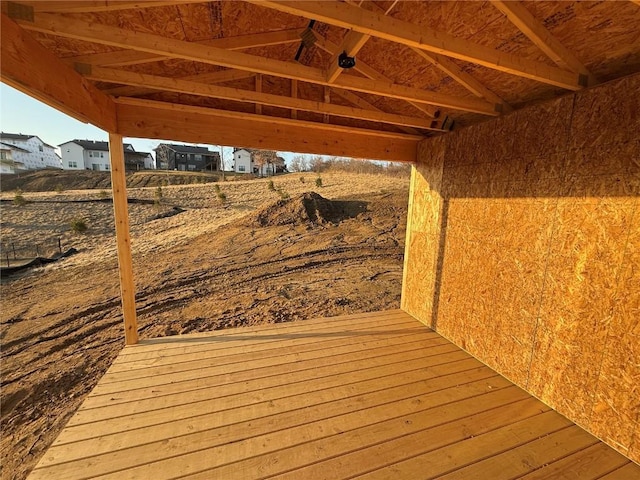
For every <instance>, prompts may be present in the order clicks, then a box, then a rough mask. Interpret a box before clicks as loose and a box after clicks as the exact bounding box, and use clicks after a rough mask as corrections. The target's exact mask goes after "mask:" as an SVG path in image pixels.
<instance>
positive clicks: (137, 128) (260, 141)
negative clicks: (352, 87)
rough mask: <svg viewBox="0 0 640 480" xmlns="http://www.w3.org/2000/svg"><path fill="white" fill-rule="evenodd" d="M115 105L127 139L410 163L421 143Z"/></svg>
mask: <svg viewBox="0 0 640 480" xmlns="http://www.w3.org/2000/svg"><path fill="white" fill-rule="evenodd" d="M116 105H117V114H118V129H119V130H120V132H122V134H123V135H125V136H129V137H142V138H155V139H171V140H178V141H183V142H194V143H213V144H221V145H245V146H247V147H251V148H261V149H272V150H284V151H292V152H300V153H314V154H323V155H335V156H341V157H357V158H369V159H375V160H388V161H396V162H410V163H412V162H414V161H415V158H416V152H417V146H418V142H419V140H420V139H421V137H417V136H412V135H406V134H401V133H393V132H381V131H371V130H365V129H358V128H351V127H343V126H339V125H330V124H324V123H315V122H305V121H301V120H291V119H289V118H280V117H265V116H262V115H255V114H252V113H240V112H230V111H226V110H215V109H210V108H203V107H190V106H185V105H176V104H170V103H163V102H152V101H150V100H140V99H133V98H120V99H117V100H116ZM327 132H331V134H330V135H328V134H327Z"/></svg>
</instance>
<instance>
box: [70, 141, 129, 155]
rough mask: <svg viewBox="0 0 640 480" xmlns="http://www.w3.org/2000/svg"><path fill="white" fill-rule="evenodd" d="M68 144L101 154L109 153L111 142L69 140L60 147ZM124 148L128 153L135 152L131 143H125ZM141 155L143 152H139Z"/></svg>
mask: <svg viewBox="0 0 640 480" xmlns="http://www.w3.org/2000/svg"><path fill="white" fill-rule="evenodd" d="M67 143H75V144H76V145H80V146H81V147H82V148H84V149H85V150H97V151H101V152H108V151H109V142H102V141H99V140H78V139H74V140H69V141H68V142H64V143H61V144H60V145H59V146H60V147H61V146H62V145H66V144H67ZM122 146H123V147H124V149H125V150H126V151H127V152H135V149H134V148H133V145H131V144H130V143H123V144H122ZM138 153H141V152H138Z"/></svg>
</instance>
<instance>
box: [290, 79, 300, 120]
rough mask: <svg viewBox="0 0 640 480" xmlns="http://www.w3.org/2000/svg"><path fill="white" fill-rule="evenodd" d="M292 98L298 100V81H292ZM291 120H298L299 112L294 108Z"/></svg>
mask: <svg viewBox="0 0 640 480" xmlns="http://www.w3.org/2000/svg"><path fill="white" fill-rule="evenodd" d="M291 98H298V81H297V80H291ZM291 118H293V119H294V120H295V119H297V118H298V111H297V110H296V109H294V108H292V109H291Z"/></svg>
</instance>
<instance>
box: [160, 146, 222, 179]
mask: <svg viewBox="0 0 640 480" xmlns="http://www.w3.org/2000/svg"><path fill="white" fill-rule="evenodd" d="M154 151H155V152H156V167H157V168H159V169H162V170H180V171H187V172H204V171H208V172H213V171H219V170H220V165H221V162H220V153H219V152H213V151H211V150H209V149H208V148H207V147H196V146H193V145H178V144H173V143H161V144H160V145H158V146H157V147H156V148H154Z"/></svg>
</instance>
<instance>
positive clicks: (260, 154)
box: [233, 148, 286, 177]
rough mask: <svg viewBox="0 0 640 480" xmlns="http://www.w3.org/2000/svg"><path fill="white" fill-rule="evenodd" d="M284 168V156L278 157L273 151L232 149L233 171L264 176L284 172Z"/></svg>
mask: <svg viewBox="0 0 640 480" xmlns="http://www.w3.org/2000/svg"><path fill="white" fill-rule="evenodd" d="M285 168H286V167H285V162H284V158H282V157H278V156H277V154H276V152H274V151H271V150H256V149H253V148H234V149H233V171H234V172H236V173H253V174H255V175H260V176H261V177H265V176H269V175H274V174H276V173H281V172H284V171H285Z"/></svg>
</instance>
